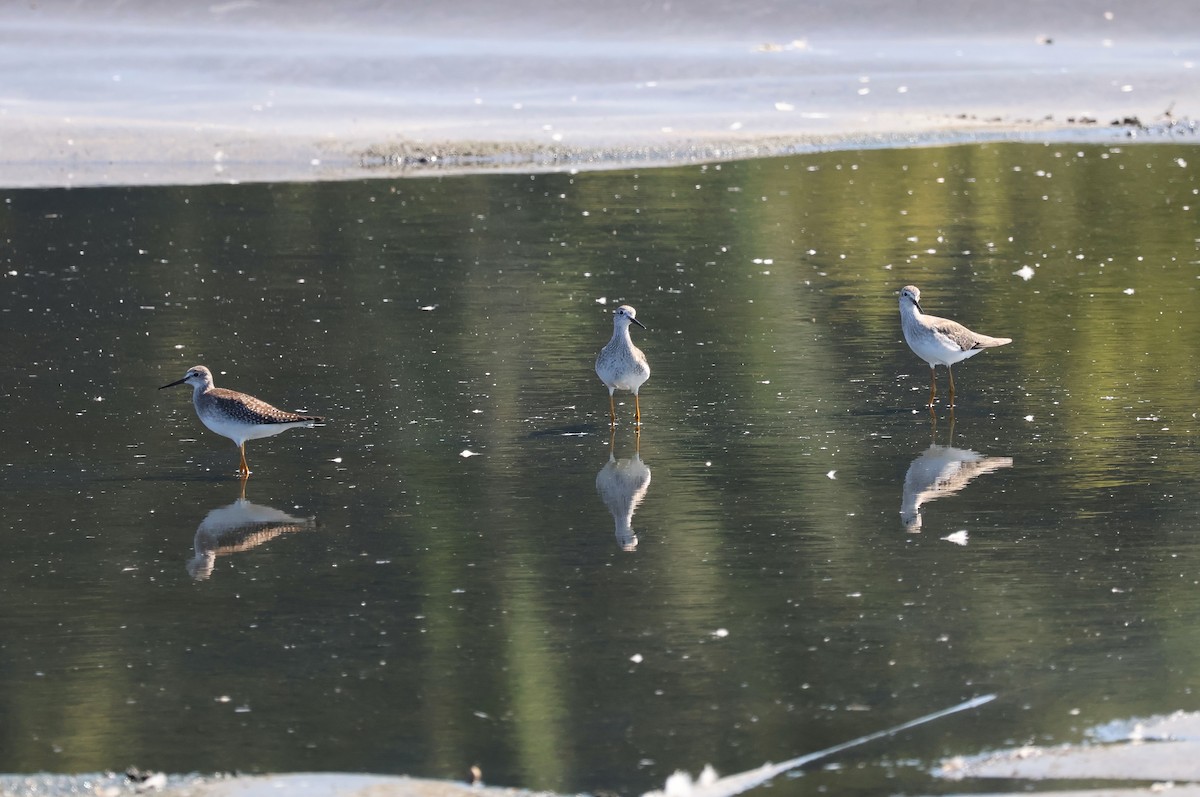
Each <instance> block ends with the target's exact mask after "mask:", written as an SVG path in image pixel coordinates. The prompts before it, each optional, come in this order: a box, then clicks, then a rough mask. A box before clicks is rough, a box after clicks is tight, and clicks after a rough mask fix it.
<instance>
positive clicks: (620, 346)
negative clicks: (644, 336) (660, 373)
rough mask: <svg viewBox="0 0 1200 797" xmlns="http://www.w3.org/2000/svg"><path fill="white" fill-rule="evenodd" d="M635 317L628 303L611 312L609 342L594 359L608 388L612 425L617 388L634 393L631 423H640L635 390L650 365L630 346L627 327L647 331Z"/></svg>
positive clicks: (614, 417) (646, 376)
mask: <svg viewBox="0 0 1200 797" xmlns="http://www.w3.org/2000/svg"><path fill="white" fill-rule="evenodd" d="M636 316H637V311H636V310H634V309H633V308H632V307H630V306H629V305H627V304H623V305H621V306H620V307H618V308H617V309H616V310H614V311H613V334H612V340H610V341H609V342H608V343H607V344H605V346H604V348H603V349H601V350H600V354H598V355H597V356H596V375H597V376H598V377H600V381H601V382H603V383H604V384H605V386H606V387H607V388H608V411H609V418H610V419H611V421H612V424H613V425H614V426H615V425H616V423H617V405H616V399H614V398H613V392H614V391H616V390H618V389H620V390H628V391H630V392H632V393H633V407H634V410H633V412H634V415H633V419H634V423H635V424H637V425H638V426H641V423H642V405H641V402H640V401H639V400H638V388H640V387H641V386H642V384H643V383H644V382H645V381H646V380H647V379H649V378H650V364H649V363H648V362H646V355H645V354H643V353H642V350H641V349H639V348H638V347H637V346H634V345H633V338H631V337H630V336H629V325H630V324H637V325H638V326H639V327H641V328H642V329H645V328H646V327H645V325H644V324H643V323H642V322H641V321H638V320H637V318H636Z"/></svg>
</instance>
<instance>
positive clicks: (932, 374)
mask: <svg viewBox="0 0 1200 797" xmlns="http://www.w3.org/2000/svg"><path fill="white" fill-rule="evenodd" d="M935 396H937V371H934V370H933V366H932V365H931V366H929V406H930V407H931V408H932V407H933V399H934V397H935Z"/></svg>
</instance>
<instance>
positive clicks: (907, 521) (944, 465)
mask: <svg viewBox="0 0 1200 797" xmlns="http://www.w3.org/2000/svg"><path fill="white" fill-rule="evenodd" d="M930 432H931V434H932V435H933V437H934V442H933V443H931V444H930V446H929V448H927V449H925V451H924V452H923V453H922V454H921V456H919V457H917V458H916V459H914V460H913V461H912V464H910V465H909V466H908V472H907V473H906V474H904V497H903V499H902V500H901V502H900V519H901V520H903V521H904V526H905V528H906V529H908V531H909V532H912V533H916V532H919V531H920V530H921V506H922V505H923V504H926V503H928V502H929V501H933V500H935V499H937V498H945V497H946V496H948V495H954V494H955V493H957V492H958V491H959V490H961V489H962V488H964V487H966V486H967V485H968V484H970V483H971V481H972V480H973V479H975V478H976V477H977V476H982V475H984V474H985V473H991V472H992V471H996V470H1000V469H1001V468H1011V467H1012V464H1013V461H1012V457H989V456H985V455H983V454H980V453H978V452H975V451H971V450H969V449H965V448H954V446H953V445H945V446H942V445H938V444H937V442H936V440H937V418H936V417H935V418H934V419H933V422H932V426H931V429H930ZM948 442H950V443H953V442H954V414H953V413H951V414H950V437H949V440H948Z"/></svg>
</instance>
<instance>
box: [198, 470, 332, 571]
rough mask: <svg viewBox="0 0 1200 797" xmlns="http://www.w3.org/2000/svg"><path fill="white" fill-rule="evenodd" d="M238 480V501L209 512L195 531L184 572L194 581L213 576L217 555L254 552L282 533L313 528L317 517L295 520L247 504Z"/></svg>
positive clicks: (244, 493) (242, 480)
mask: <svg viewBox="0 0 1200 797" xmlns="http://www.w3.org/2000/svg"><path fill="white" fill-rule="evenodd" d="M240 481H241V495H239V496H238V499H237V500H236V501H234V502H233V503H232V504H228V505H226V506H221V507H217V508H216V509H213V510H212V511H210V512H209V513H208V514H207V515H205V516H204V520H202V521H200V525H199V527H197V528H196V538H195V541H194V543H193V545H194V548H195V555H194V556H193V557H192V558H191V559H189V560H188V563H187V571H188V574H189V575H191V577H192V578H194V579H195V580H197V581H204V580H207V579H208V578H209V577H210V576H212V572H213V567H214V565H215V564H216V561H217V557H218V556H227V555H229V554H235V553H242V552H244V551H249V550H253V549H254V548H257V547H258V546H260V545H265V544H266V543H268V542H270V541H271V540H274V539H275V538H277V537H280V536H282V535H284V534H291V533H293V532H297V531H304V530H306V529H312V528H315V527H316V518H313V517H307V518H301V517H294V516H292V515H289V514H288V513H286V512H282V511H280V510H278V509H275V508H273V507H269V506H263V505H262V504H255V503H252V502H250V501H247V500H246V481H247V479H244V478H243V479H241V480H240Z"/></svg>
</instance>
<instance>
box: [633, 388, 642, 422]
mask: <svg viewBox="0 0 1200 797" xmlns="http://www.w3.org/2000/svg"><path fill="white" fill-rule="evenodd" d="M633 422H634V424H636V425H637V426H641V425H642V403H641V402H640V401H639V400H638V394H637V393H634V394H633Z"/></svg>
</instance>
